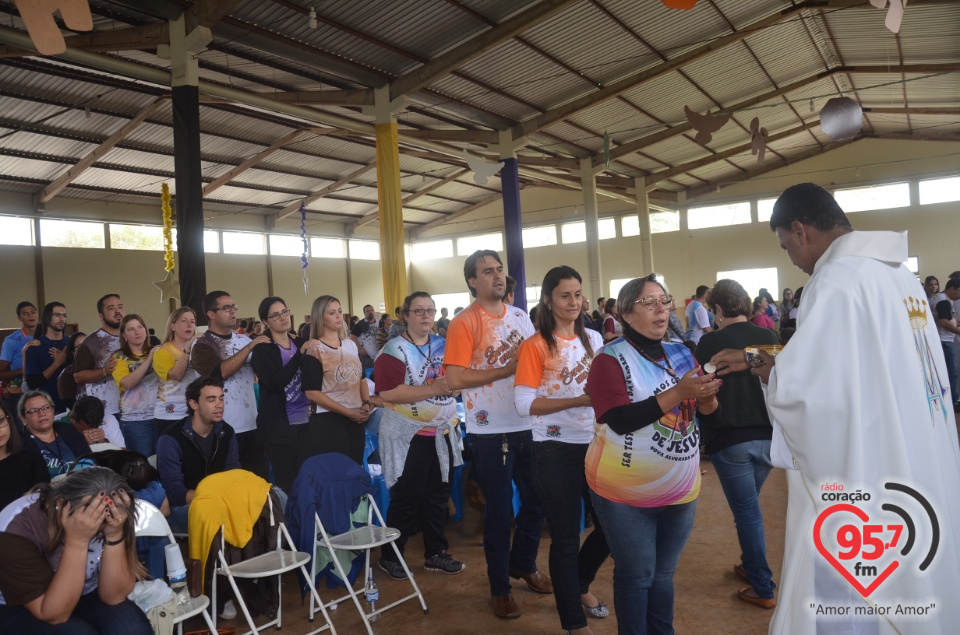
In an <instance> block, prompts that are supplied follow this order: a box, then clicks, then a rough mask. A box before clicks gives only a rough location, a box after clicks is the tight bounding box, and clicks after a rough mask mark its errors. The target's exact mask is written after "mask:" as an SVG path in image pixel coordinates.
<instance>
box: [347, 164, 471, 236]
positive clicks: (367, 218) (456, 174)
mask: <svg viewBox="0 0 960 635" xmlns="http://www.w3.org/2000/svg"><path fill="white" fill-rule="evenodd" d="M469 171H470V170H466V169H458V170H454V171H453V173H452V174H450V175H449V176H446V177H444V178H442V179H440V180H439V181H436V182H434V183H431V184H430V185H428V186H426V187H424V188H423V189H420V190H417V191H416V192H414V193H413V194H410V195H408V196H406V197H404V198H403V200H402V201H400V204H401V205H402V206H403V207H406V206H407V205H409V204H410V203H412V202H413V201H415V200H417V199H418V198H420V197H422V196H426V195H427V194H430V193H431V192H435V191H436V190H439V189H440V188H441V187H443V186H444V185H447V184H448V183H453V182H454V181H456V180H457V179H459V178H460V177H461V176H463V175H464V174H466V173H468V172H469ZM379 212H380V208H379V206H378V207H377V209H375V210H373V211H371V212H368V213H366V214H364V215H363V216H362V217H360V218H358V219H357V220H355V221H353V222H352V223H349V224H348V225H347V235H350V234H352V233H353V232H355V231H356V230H357V228H358V227H363V226H364V225H369V224H370V223H372V222H374V221H375V220H377V218H379Z"/></svg>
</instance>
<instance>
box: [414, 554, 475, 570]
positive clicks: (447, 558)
mask: <svg viewBox="0 0 960 635" xmlns="http://www.w3.org/2000/svg"><path fill="white" fill-rule="evenodd" d="M466 566H467V565H465V564H463V563H462V562H460V561H459V560H454V559H453V556H451V555H450V554H449V553H447V552H446V551H441V552H440V553H438V554H437V555H435V556H431V557H429V558H427V559H426V560H424V562H423V568H424V569H426V570H427V571H439V572H440V573H447V574H449V575H456V574H458V573H460V572H461V571H463V570H464V568H465V567H466Z"/></svg>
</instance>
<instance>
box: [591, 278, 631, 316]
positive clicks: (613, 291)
mask: <svg viewBox="0 0 960 635" xmlns="http://www.w3.org/2000/svg"><path fill="white" fill-rule="evenodd" d="M631 280H633V278H617V279H616V280H611V281H610V295H608V296H607V297H608V298H613V299H616V298H617V296H618V295H620V289H622V288H623V285H625V284H627V283H628V282H630V281H631ZM597 308H598V309H599V310H600V313H603V307H602V306H599V307H597Z"/></svg>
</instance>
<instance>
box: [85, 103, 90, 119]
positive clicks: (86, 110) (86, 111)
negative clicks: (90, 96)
mask: <svg viewBox="0 0 960 635" xmlns="http://www.w3.org/2000/svg"><path fill="white" fill-rule="evenodd" d="M83 116H84V117H86V118H87V119H89V118H90V104H87V105H86V106H84V107H83Z"/></svg>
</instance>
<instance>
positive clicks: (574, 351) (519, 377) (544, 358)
mask: <svg viewBox="0 0 960 635" xmlns="http://www.w3.org/2000/svg"><path fill="white" fill-rule="evenodd" d="M585 332H586V334H587V337H588V338H590V339H589V342H590V346H591V347H592V349H593V354H594V355H595V354H596V353H597V351H599V350H600V347H601V346H603V338H602V337H601V336H600V334H599V333H597V332H596V331H593V330H591V329H586V331H585ZM554 341H555V342H556V343H557V352H556V354H553V353H551V352H550V349H549V348H548V347H547V343H546V342H545V341H544V340H543V336H542V335H540V334H539V333H537V334H536V335H534V336H533V337H531V338H530V339H528V340H527V341H525V342H524V343H523V344H522V345H521V346H520V354H519V363H518V365H517V374H516V379H515V383H516V385H517V386H527V387H529V388H536V389H537V397H538V398H539V397H546V398H548V399H569V398H575V397H580V396H581V395H583V392H584V388H585V387H586V385H587V374H588V373H589V372H590V362H591V361H592V360H593V355H591V354H590V353H588V352H587V349H586V347H584V345H583V342H581V341H580V338H579V337H573V338H571V339H564V338H562V337H557V336H556V335H555V336H554ZM530 419H531V420H532V422H533V440H534V441H562V442H564V443H590V442H591V441H592V440H593V428H594V423H593V421H594V415H593V408H592V407H589V406H588V407H586V408H568V409H566V410H561V411H560V412H554V413H551V414H548V415H531V417H530Z"/></svg>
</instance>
